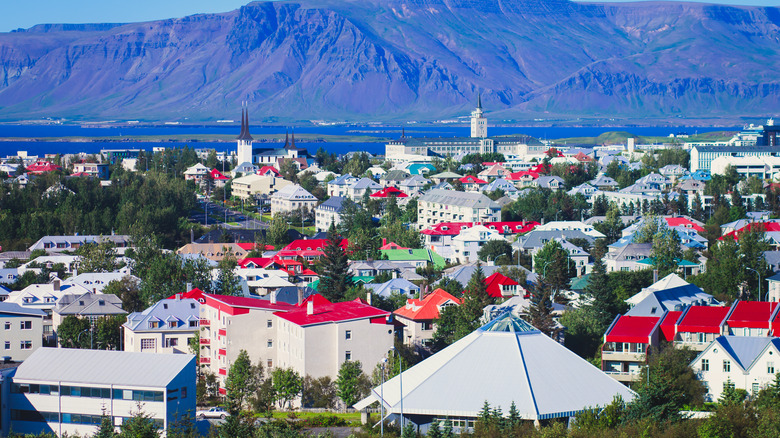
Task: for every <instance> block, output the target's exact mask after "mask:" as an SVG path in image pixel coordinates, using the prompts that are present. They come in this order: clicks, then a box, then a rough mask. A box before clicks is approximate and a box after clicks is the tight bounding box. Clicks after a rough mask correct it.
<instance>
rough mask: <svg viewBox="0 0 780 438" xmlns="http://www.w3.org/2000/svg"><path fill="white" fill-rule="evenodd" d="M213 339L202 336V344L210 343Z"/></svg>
mask: <svg viewBox="0 0 780 438" xmlns="http://www.w3.org/2000/svg"><path fill="white" fill-rule="evenodd" d="M210 344H211V339H209V338H200V345H210Z"/></svg>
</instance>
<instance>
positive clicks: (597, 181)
mask: <svg viewBox="0 0 780 438" xmlns="http://www.w3.org/2000/svg"><path fill="white" fill-rule="evenodd" d="M588 184H590V185H592V186H596V187H617V185H618V183H617V181H615V180H614V179H612V178H610V177H608V176H607V175H599V176H597V177H596V178H594V179H592V180H590V181H588Z"/></svg>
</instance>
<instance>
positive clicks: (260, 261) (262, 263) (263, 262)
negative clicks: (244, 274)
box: [238, 257, 273, 268]
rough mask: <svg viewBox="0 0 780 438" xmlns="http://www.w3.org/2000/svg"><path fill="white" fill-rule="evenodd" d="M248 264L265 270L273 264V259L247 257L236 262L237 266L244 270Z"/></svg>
mask: <svg viewBox="0 0 780 438" xmlns="http://www.w3.org/2000/svg"><path fill="white" fill-rule="evenodd" d="M250 263H253V264H254V265H255V266H257V267H259V268H265V267H267V266H268V265H270V264H271V263H273V259H271V258H270V257H247V258H245V259H241V260H239V261H238V266H241V267H242V268H246V267H247V265H249V264H250Z"/></svg>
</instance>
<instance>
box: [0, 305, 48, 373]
mask: <svg viewBox="0 0 780 438" xmlns="http://www.w3.org/2000/svg"><path fill="white" fill-rule="evenodd" d="M45 316H46V313H45V312H44V311H42V310H39V309H26V308H24V307H22V306H20V305H18V304H13V303H8V302H0V330H2V331H1V332H0V333H2V337H0V342H2V347H0V348H2V350H0V356H8V357H10V358H11V360H13V361H17V362H18V361H22V360H25V359H27V357H29V356H30V354H32V352H33V351H35V350H37V349H38V348H40V347H41V344H42V340H43V318H44V317H45Z"/></svg>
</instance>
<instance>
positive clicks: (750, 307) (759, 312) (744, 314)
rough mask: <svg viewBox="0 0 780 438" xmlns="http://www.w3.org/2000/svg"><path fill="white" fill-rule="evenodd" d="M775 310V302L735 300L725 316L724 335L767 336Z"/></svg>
mask: <svg viewBox="0 0 780 438" xmlns="http://www.w3.org/2000/svg"><path fill="white" fill-rule="evenodd" d="M776 312H777V303H775V302H765V301H737V302H736V303H734V306H733V309H732V310H731V312H729V315H728V317H727V318H726V323H725V324H724V327H723V334H724V335H735V336H768V335H769V332H770V330H771V328H772V327H771V321H772V319H773V317H775V316H776V315H775V313H776Z"/></svg>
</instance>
